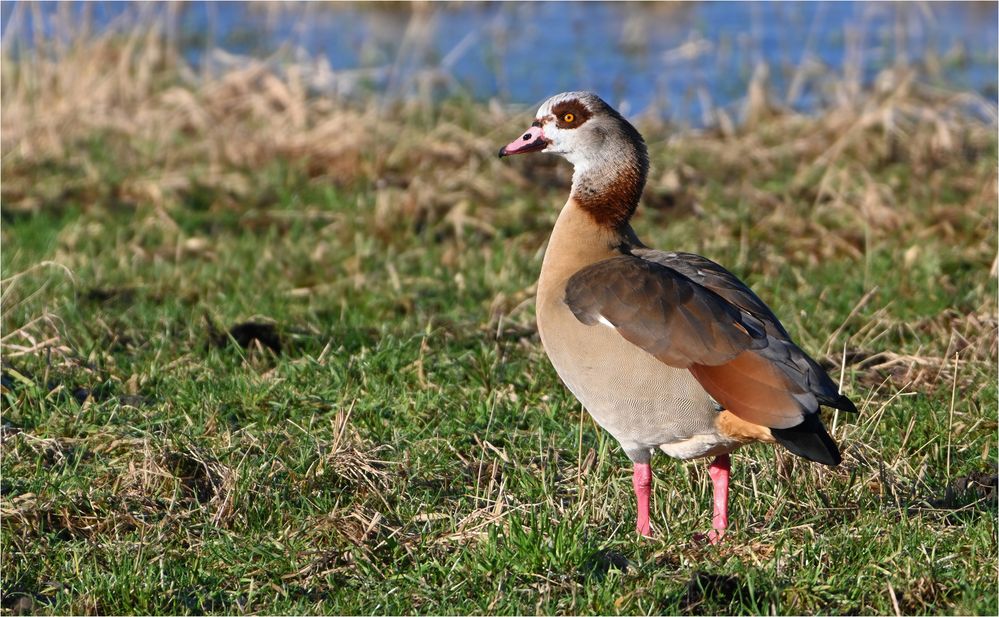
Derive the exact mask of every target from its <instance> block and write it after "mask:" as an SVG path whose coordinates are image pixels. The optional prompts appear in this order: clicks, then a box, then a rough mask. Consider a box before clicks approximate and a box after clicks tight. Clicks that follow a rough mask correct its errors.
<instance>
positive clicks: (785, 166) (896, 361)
mask: <svg viewBox="0 0 999 617" xmlns="http://www.w3.org/2000/svg"><path fill="white" fill-rule="evenodd" d="M123 49H124V50H126V51H123ZM53 53H55V52H53ZM59 53H60V54H62V55H60V56H58V58H57V59H58V62H56V61H53V60H52V59H51V58H47V57H46V56H45V55H44V54H41V55H39V56H35V57H24V58H20V59H13V58H10V57H7V56H5V57H4V66H3V69H4V70H3V80H4V81H3V88H4V107H3V163H4V165H3V185H2V191H3V195H2V197H3V213H2V215H3V221H2V222H3V229H2V241H3V260H2V279H3V292H2V308H3V316H2V326H3V334H2V337H3V338H2V345H3V347H2V351H3V389H2V400H3V427H2V443H3V445H2V448H3V450H2V453H3V457H2V477H3V480H2V501H0V507H2V526H0V530H2V536H0V542H2V562H0V565H2V568H0V570H2V607H3V610H4V612H19V613H24V612H37V613H42V614H58V613H91V614H96V613H105V614H106V613H114V614H138V613H169V614H175V613H178V614H179V613H222V614H231V613H243V612H247V613H351V614H353V613H382V614H384V613H395V614H402V613H421V614H431V613H441V614H443V613H535V612H536V613H603V614H610V613H613V614H617V613H705V614H714V613H740V614H741V613H764V612H766V613H771V612H773V613H781V614H812V613H835V614H858V613H864V614H868V613H878V614H894V613H918V614H938V613H954V614H988V615H993V614H996V611H997V608H999V607H997V593H996V560H997V529H996V527H997V525H996V513H997V509H996V465H997V451H996V441H997V439H996V429H997V424H996V419H997V415H996V414H997V411H996V409H997V406H996V399H997V391H996V380H997V374H996V328H997V323H999V322H997V314H996V293H997V290H996V277H995V258H996V226H997V218H996V176H995V169H996V165H997V156H996V137H995V128H994V124H992V123H991V122H981V121H979V120H976V119H974V118H973V117H972V116H971V115H969V114H966V113H963V109H964V107H965V106H966V104H967V102H968V97H967V96H966V95H950V94H945V93H940V92H938V91H935V90H932V91H931V90H925V89H923V88H921V87H920V86H919V84H918V82H917V81H915V80H913V79H907V78H906V76H907V75H908V74H903V75H901V78H897V79H894V80H883V81H884V82H886V83H889V84H890V85H889V86H885V87H884V88H882V89H875V90H872V91H870V92H865V93H863V94H862V95H858V97H857V98H856V99H854V100H851V101H849V102H848V103H844V104H843V105H842V106H838V107H834V108H830V109H829V110H827V111H825V112H823V113H822V114H820V115H818V116H816V117H806V116H799V115H794V114H790V113H787V112H779V111H767V110H763V109H762V108H761V109H758V110H756V113H754V114H752V116H753V117H754V118H756V120H755V122H754V125H753V126H752V128H751V129H750V128H729V129H727V130H722V131H718V132H701V133H693V132H687V133H683V134H677V133H675V132H674V131H672V130H671V129H670V127H667V126H661V125H658V124H656V123H654V122H652V121H651V120H646V121H643V122H641V127H642V129H643V131H644V133H645V134H646V136H647V138H648V140H649V142H650V146H651V150H652V158H653V174H652V178H651V182H650V186H649V188H648V189H647V191H646V196H645V199H644V205H643V207H642V209H641V215H640V216H639V217H638V219H637V220H636V222H635V225H636V228H637V230H638V232H639V234H640V235H641V236H642V237H643V238H644V239H645V240H646V242H647V243H649V244H650V245H653V246H657V247H662V248H674V249H683V250H693V251H697V252H700V253H702V254H705V255H707V256H709V257H711V258H713V259H716V260H717V261H719V262H721V263H723V264H726V265H728V266H730V267H731V268H732V269H733V270H734V271H735V272H736V273H737V274H738V275H740V276H741V277H743V278H744V279H745V280H746V281H747V282H749V283H750V284H751V285H752V286H753V287H754V289H756V290H757V292H758V293H759V294H760V295H761V297H763V298H764V299H765V300H766V301H768V302H769V303H770V304H771V306H773V307H774V309H775V310H776V312H777V313H778V315H779V316H780V317H781V318H782V319H783V321H784V323H785V324H786V325H787V326H788V328H789V329H790V330H791V332H792V334H793V335H794V336H795V337H796V338H797V340H798V341H799V342H800V343H801V345H802V346H803V347H804V348H805V349H806V350H808V351H809V352H810V353H812V354H813V355H814V356H815V357H817V358H819V359H820V360H821V361H823V362H824V363H826V364H827V366H828V367H829V369H830V372H831V374H832V375H833V376H834V377H835V378H836V379H842V383H843V388H844V390H845V391H846V392H847V393H849V394H850V396H851V397H852V398H853V400H855V401H857V402H858V406H859V407H860V408H861V412H860V414H859V415H858V416H848V415H845V414H841V415H839V416H838V417H836V418H835V419H834V420H833V423H834V424H835V430H834V435H835V437H836V438H837V440H838V441H839V442H840V443H841V444H842V447H843V450H844V459H845V461H844V464H843V465H842V466H840V467H839V468H836V469H827V468H820V467H819V466H816V465H811V464H808V463H806V462H804V461H802V460H798V459H795V458H794V457H792V456H790V455H788V454H787V453H785V452H782V451H778V450H775V449H773V448H770V447H764V446H754V447H749V448H746V449H744V450H741V451H739V452H738V453H737V454H736V455H734V459H733V463H734V464H733V490H732V493H733V495H732V504H731V519H732V525H733V528H732V533H731V534H730V535H729V536H728V537H727V539H726V541H725V543H724V544H722V545H721V546H718V547H709V546H707V547H706V546H701V545H699V544H697V543H694V542H692V541H691V537H692V536H693V534H695V533H696V532H702V531H705V530H706V529H707V528H708V526H709V521H710V518H709V507H710V490H709V486H710V483H709V482H708V478H707V473H706V465H705V464H704V462H703V461H701V462H693V463H680V462H676V461H671V460H668V459H666V458H665V457H662V458H660V459H657V460H656V461H655V463H654V468H655V472H656V484H655V493H654V501H653V524H654V526H655V527H656V528H657V530H658V532H659V535H658V537H657V538H656V539H654V540H639V539H638V538H637V537H635V534H634V533H633V517H634V504H633V498H632V495H631V487H630V482H629V476H630V469H629V468H628V467H627V464H626V463H627V459H626V457H625V456H624V455H623V453H622V452H620V450H619V448H618V446H617V444H616V443H615V442H614V441H613V439H611V438H609V437H608V436H607V435H606V434H604V433H603V432H602V431H600V430H599V429H598V428H597V427H596V426H595V425H594V424H593V423H592V422H591V421H590V420H589V419H588V418H587V417H585V416H583V415H581V410H580V408H579V405H578V403H576V402H575V401H574V399H573V398H572V396H571V395H570V394H569V393H568V392H567V391H566V390H565V389H564V387H563V386H562V385H561V384H560V383H559V381H558V379H557V376H556V375H555V374H554V371H553V370H552V368H551V366H550V365H549V364H548V362H547V360H546V358H545V356H544V353H543V351H542V350H541V347H540V343H539V341H538V339H537V335H536V333H535V331H534V324H533V308H532V297H533V293H534V287H533V286H534V282H535V280H536V277H537V273H538V270H539V268H540V261H541V256H542V251H543V248H544V243H545V239H546V237H547V234H548V232H549V231H550V228H551V225H552V223H553V221H554V218H555V216H556V213H557V208H558V206H560V205H561V203H562V202H563V201H564V198H565V194H566V191H567V180H568V169H567V166H565V165H564V164H562V163H557V162H555V161H552V160H548V159H546V158H544V157H534V158H531V159H527V160H522V161H511V162H505V161H504V162H499V161H496V160H495V156H494V153H495V150H496V149H497V147H498V146H497V144H502V143H506V141H508V140H509V138H510V135H515V134H516V132H517V131H518V130H520V128H522V126H523V124H524V122H526V118H528V117H529V115H530V110H528V111H523V110H508V109H500V108H498V107H496V106H493V107H487V106H485V105H477V104H474V103H469V102H445V103H444V104H442V105H441V106H439V107H436V108H433V109H426V108H421V107H416V106H414V107H409V106H404V105H403V106H399V107H397V108H395V109H389V112H386V113H383V114H379V113H377V112H376V111H372V110H371V109H370V108H360V107H352V106H349V105H347V104H346V103H342V102H339V101H330V100H323V99H317V98H313V97H310V96H308V95H307V94H306V93H305V91H304V89H302V88H301V87H300V84H298V82H296V80H295V77H294V71H293V70H292V71H291V72H290V73H288V72H281V71H276V70H274V69H272V68H269V67H267V66H264V65H255V66H249V67H245V68H243V69H234V70H233V71H232V72H231V73H227V74H224V75H219V76H215V77H213V78H208V79H205V80H192V79H191V78H189V77H185V74H184V72H183V71H182V70H180V69H179V68H178V65H177V64H176V62H175V61H176V58H173V57H172V56H171V55H170V53H169V50H168V49H165V48H163V47H162V46H161V45H160V43H159V42H158V39H156V38H155V37H154V36H147V35H146V34H144V33H142V32H139V31H137V32H136V33H135V34H134V35H133V37H132V38H131V39H128V40H125V41H121V40H116V39H97V40H92V41H85V42H83V43H79V44H78V45H77V46H75V47H71V48H69V49H68V50H63V51H61V52H59ZM107 66H115V67H116V69H115V71H113V72H112V74H110V75H108V72H107V71H106V70H105V67H107ZM896 77H899V76H896ZM879 83H880V82H879ZM39 101H46V105H40V104H39ZM972 102H974V101H972ZM765 111H766V113H764V112H765ZM993 117H994V111H993ZM81 118H82V119H83V120H82V121H81Z"/></svg>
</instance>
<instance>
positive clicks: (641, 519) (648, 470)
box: [631, 463, 652, 537]
mask: <svg viewBox="0 0 999 617" xmlns="http://www.w3.org/2000/svg"><path fill="white" fill-rule="evenodd" d="M631 483H632V485H634V487H635V499H636V500H637V501H638V524H637V525H635V528H636V530H637V531H638V533H639V534H641V535H643V536H646V537H651V536H652V525H651V523H650V522H649V496H650V495H651V494H652V466H651V465H650V464H648V463H635V473H634V475H633V476H632V478H631Z"/></svg>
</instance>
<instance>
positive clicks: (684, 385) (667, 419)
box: [499, 92, 856, 542]
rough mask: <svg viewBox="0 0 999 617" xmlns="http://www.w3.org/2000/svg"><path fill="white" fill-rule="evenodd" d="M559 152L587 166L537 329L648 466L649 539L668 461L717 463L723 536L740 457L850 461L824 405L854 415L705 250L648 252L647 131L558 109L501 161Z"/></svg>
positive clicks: (567, 210)
mask: <svg viewBox="0 0 999 617" xmlns="http://www.w3.org/2000/svg"><path fill="white" fill-rule="evenodd" d="M528 152H550V153H553V154H561V155H562V156H563V157H565V158H566V159H567V160H568V161H569V162H570V163H572V165H573V168H574V170H573V175H572V190H571V193H570V194H569V200H568V201H567V202H566V204H565V206H564V207H563V208H562V211H561V213H560V214H559V216H558V220H557V221H556V222H555V228H554V229H553V230H552V235H551V238H550V240H549V243H548V248H547V250H546V252H545V257H544V261H543V263H542V266H541V277H540V279H539V281H538V295H537V320H538V332H539V333H540V335H541V342H542V344H543V345H544V348H545V352H546V353H547V354H548V357H549V359H550V360H551V362H552V364H553V365H554V367H555V370H556V371H557V372H558V375H559V377H560V378H561V379H562V381H563V382H565V385H566V386H568V388H569V390H571V391H572V393H573V394H574V395H575V396H576V398H578V399H579V400H580V402H582V403H583V405H584V407H585V408H586V409H587V411H588V412H589V413H590V415H591V416H593V419H594V420H596V422H597V423H598V424H599V425H600V426H602V427H603V428H604V429H606V430H607V431H608V432H609V433H610V434H611V435H613V436H614V437H615V438H616V439H617V440H618V442H620V444H621V447H622V448H623V449H624V452H625V453H626V454H627V455H628V458H630V459H631V461H632V463H633V464H634V476H633V484H634V489H635V496H636V498H637V501H638V524H637V525H636V527H637V530H638V532H639V533H640V534H642V535H643V536H649V535H651V531H652V530H651V524H650V521H649V496H650V493H651V485H652V470H651V467H650V465H649V462H650V460H651V457H652V453H653V452H654V451H655V450H662V451H663V452H665V453H666V454H668V455H670V456H673V457H676V458H680V459H693V458H699V457H708V456H710V457H714V460H713V462H712V463H711V465H710V467H709V475H710V476H711V480H712V482H713V484H714V516H713V519H712V527H713V530H712V531H710V532H709V534H708V538H709V539H710V541H711V542H716V541H718V539H720V538H721V537H722V534H724V532H725V529H726V527H727V525H728V483H729V470H730V461H729V453H730V452H732V451H733V450H735V449H736V448H738V447H740V446H742V445H745V444H747V443H752V442H757V441H762V442H777V443H779V444H781V445H782V446H784V447H785V448H787V449H788V450H790V451H791V452H793V453H794V454H797V455H799V456H802V457H804V458H806V459H809V460H812V461H816V462H819V463H823V464H825V465H837V464H839V462H840V454H839V450H838V448H837V447H836V443H835V442H834V441H833V440H832V439H831V438H830V437H829V434H828V433H826V429H825V427H824V426H823V425H822V422H821V420H820V419H819V413H818V412H819V406H820V405H826V406H829V407H835V408H837V409H842V410H845V411H856V407H854V405H853V403H851V402H850V400H849V399H848V398H846V397H845V396H843V395H841V394H840V393H839V391H838V389H837V387H836V384H835V383H833V381H832V380H831V379H830V378H829V376H828V375H827V374H826V373H825V371H824V370H823V369H822V368H821V367H820V366H819V365H818V364H817V363H816V362H815V361H814V360H813V359H812V358H810V357H809V356H808V354H806V353H805V352H804V351H802V350H801V349H800V348H799V347H798V346H797V345H795V344H794V342H793V341H792V340H791V337H790V335H788V333H787V330H785V329H784V326H782V325H781V323H780V321H778V320H777V317H775V316H774V314H773V312H772V311H771V310H770V309H769V308H768V307H767V305H766V304H764V303H763V301H762V300H760V299H759V297H757V296H756V294H754V293H753V292H752V291H751V290H750V289H749V288H748V287H747V286H746V285H745V284H744V283H743V282H742V281H740V280H739V279H738V278H736V277H735V275H733V274H732V273H731V272H729V271H728V270H725V269H724V268H723V267H721V266H720V265H718V264H716V263H715V262H713V261H711V260H709V259H707V258H705V257H701V256H700V255H694V254H691V253H676V252H665V251H657V250H654V249H650V248H648V247H646V246H645V245H643V244H642V242H641V241H640V240H639V239H638V237H637V236H636V235H635V232H634V231H633V230H632V228H631V226H630V225H629V222H628V221H629V219H630V218H631V216H632V214H634V212H635V208H636V207H637V206H638V200H639V197H640V196H641V194H642V189H643V187H644V185H645V179H646V176H647V173H648V167H649V158H648V152H647V150H646V147H645V141H644V140H643V139H642V136H641V135H640V134H639V132H638V131H637V130H636V129H635V127H633V126H632V125H631V124H630V123H629V122H628V121H627V120H625V119H624V118H623V117H622V116H621V115H620V114H619V113H618V112H617V111H615V110H614V109H612V108H611V107H610V106H609V105H608V104H607V103H605V102H604V101H603V100H601V99H600V98H599V97H598V96H596V95H595V94H592V93H589V92H566V93H563V94H559V95H556V96H553V97H552V98H550V99H548V100H547V101H546V102H545V103H544V104H543V105H542V106H541V108H540V109H539V110H538V115H537V118H536V119H535V120H534V122H533V123H532V124H531V127H530V128H529V129H527V131H526V132H525V133H524V134H523V135H522V136H521V137H518V138H517V139H516V140H514V141H513V142H511V143H510V144H508V145H506V146H504V147H503V148H502V149H500V151H499V155H500V157H503V156H509V155H513V154H525V153H528Z"/></svg>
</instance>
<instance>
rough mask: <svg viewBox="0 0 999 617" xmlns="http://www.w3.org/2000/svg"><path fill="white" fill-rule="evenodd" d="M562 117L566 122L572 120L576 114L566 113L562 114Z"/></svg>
mask: <svg viewBox="0 0 999 617" xmlns="http://www.w3.org/2000/svg"><path fill="white" fill-rule="evenodd" d="M562 119H563V120H565V121H566V122H572V121H573V120H575V119H576V116H574V115H572V114H566V115H564V116H562Z"/></svg>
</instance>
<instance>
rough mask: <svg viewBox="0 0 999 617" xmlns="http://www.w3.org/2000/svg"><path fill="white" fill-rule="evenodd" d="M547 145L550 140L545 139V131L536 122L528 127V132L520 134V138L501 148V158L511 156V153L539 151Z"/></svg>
mask: <svg viewBox="0 0 999 617" xmlns="http://www.w3.org/2000/svg"><path fill="white" fill-rule="evenodd" d="M547 147H548V140H547V139H545V133H544V131H542V130H541V127H540V126H538V125H537V124H535V125H534V126H532V127H531V128H529V129H527V132H526V133H524V134H523V135H522V136H520V138H518V139H515V140H513V141H511V142H510V143H508V144H507V145H505V146H503V147H502V148H500V151H499V155H500V158H503V157H504V156H510V155H511V154H525V153H527V152H538V151H539V150H544V149H545V148H547Z"/></svg>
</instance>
